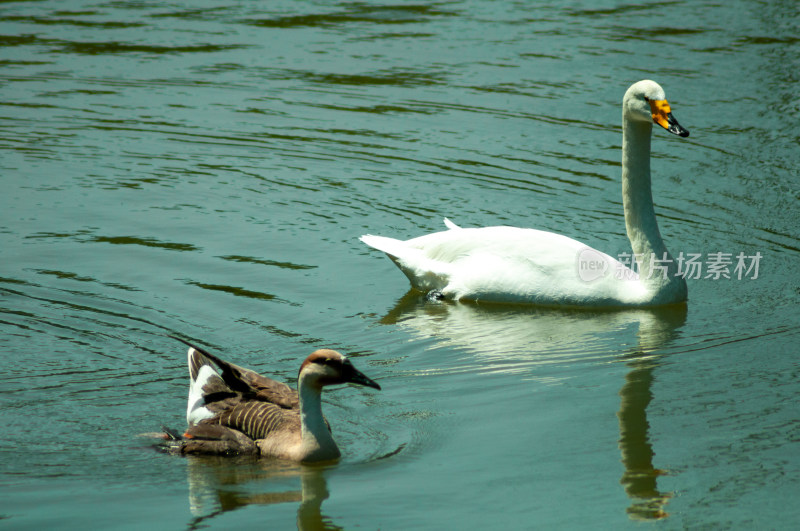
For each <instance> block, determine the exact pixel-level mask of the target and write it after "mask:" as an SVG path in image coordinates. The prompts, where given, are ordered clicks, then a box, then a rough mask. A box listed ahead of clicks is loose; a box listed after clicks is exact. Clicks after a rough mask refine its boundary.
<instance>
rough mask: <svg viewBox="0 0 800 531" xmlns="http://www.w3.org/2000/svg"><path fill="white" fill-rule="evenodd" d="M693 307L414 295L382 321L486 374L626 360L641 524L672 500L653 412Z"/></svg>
mask: <svg viewBox="0 0 800 531" xmlns="http://www.w3.org/2000/svg"><path fill="white" fill-rule="evenodd" d="M686 315H687V306H686V305H675V306H669V307H661V308H651V309H634V310H613V311H611V310H592V311H588V310H556V309H540V308H531V307H525V306H510V305H497V304H491V305H478V304H473V303H450V302H447V303H445V302H434V301H427V300H426V299H425V298H424V297H423V296H422V295H421V294H419V293H417V292H414V291H411V292H409V293H407V294H406V295H405V296H404V297H402V298H401V299H400V300H399V301H398V303H397V305H396V306H395V307H394V308H393V309H392V310H391V311H390V312H389V313H388V314H387V315H386V316H384V317H383V318H382V319H381V323H382V324H390V325H396V326H399V327H402V328H405V329H408V330H411V331H412V332H413V333H414V334H415V335H418V336H420V337H424V338H433V339H435V341H436V346H437V348H438V347H440V346H443V345H445V346H449V347H454V348H459V349H462V350H466V351H469V352H471V353H473V354H475V355H476V357H477V358H479V359H480V360H481V362H482V363H481V366H482V368H483V369H484V370H488V371H492V372H504V373H516V372H522V371H529V370H530V368H531V366H536V365H545V364H554V363H574V362H577V361H590V362H592V361H596V362H598V363H603V362H608V361H624V363H625V364H626V366H627V367H628V368H629V371H628V372H627V374H626V375H625V381H624V383H623V385H622V388H621V389H620V391H619V395H620V402H621V403H620V409H619V411H618V413H617V417H618V419H619V432H620V436H619V449H620V452H621V455H622V464H623V467H624V471H623V474H622V478H621V479H620V483H621V484H622V485H623V488H624V489H625V493H626V494H627V495H628V497H629V499H630V502H631V503H630V505H629V507H628V508H627V513H628V515H629V517H630V518H631V519H634V520H657V519H662V518H665V517H667V516H668V513H667V512H666V510H665V506H666V504H667V503H668V502H669V500H670V498H671V497H672V495H671V494H670V493H665V492H661V491H660V490H659V489H658V485H657V480H658V477H659V476H661V475H664V474H666V473H667V472H666V471H664V470H661V469H658V468H656V467H655V466H654V464H653V458H654V455H655V452H654V449H653V445H652V443H651V441H650V435H649V429H650V424H649V422H648V419H647V407H648V405H649V404H650V402H651V400H652V399H653V392H652V384H653V381H654V379H655V374H654V373H655V371H656V369H657V368H658V367H659V365H660V359H661V358H662V357H663V356H664V350H665V349H666V348H667V347H668V346H669V345H670V344H671V343H673V342H674V341H675V340H676V339H677V338H678V337H679V330H680V328H681V327H682V326H683V325H684V323H685V321H686ZM629 327H638V330H637V332H636V341H635V343H634V344H633V345H632V346H631V348H630V349H628V350H627V351H626V352H622V353H621V357H620V352H619V349H614V350H613V351H609V350H608V348H607V345H608V343H607V342H605V343H604V341H603V338H604V336H605V337H613V336H614V335H616V334H618V333H619V331H620V330H623V329H626V328H629Z"/></svg>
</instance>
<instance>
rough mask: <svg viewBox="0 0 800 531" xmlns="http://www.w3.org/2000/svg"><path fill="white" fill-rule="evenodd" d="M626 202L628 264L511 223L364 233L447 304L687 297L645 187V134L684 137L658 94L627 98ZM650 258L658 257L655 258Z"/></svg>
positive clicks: (646, 91) (656, 90)
mask: <svg viewBox="0 0 800 531" xmlns="http://www.w3.org/2000/svg"><path fill="white" fill-rule="evenodd" d="M622 107H623V111H622V122H623V134H622V198H623V205H624V209H625V225H626V228H627V233H628V238H629V239H630V242H631V247H632V251H633V253H632V255H634V256H636V262H637V264H638V273H637V272H635V271H634V270H633V269H631V265H632V263H628V264H624V263H621V262H620V261H618V260H616V259H614V258H612V257H611V256H609V255H607V254H605V253H603V252H601V251H597V250H594V249H591V248H590V247H588V246H586V245H585V244H583V243H581V242H579V241H577V240H574V239H572V238H569V237H567V236H563V235H561V234H556V233H552V232H546V231H541V230H535V229H521V228H515V227H505V226H500V227H485V228H460V227H458V226H456V225H455V224H453V223H452V222H450V221H449V220H447V219H445V224H446V225H447V227H448V229H449V230H446V231H443V232H437V233H433V234H428V235H426V236H420V237H418V238H414V239H411V240H407V241H402V240H396V239H393V238H386V237H382V236H372V235H366V236H362V237H361V241H363V242H364V243H366V244H367V245H369V246H371V247H374V248H375V249H378V250H380V251H383V252H384V253H386V254H387V255H388V256H389V257H390V258H391V259H392V260H393V261H394V263H395V264H396V265H397V266H398V267H399V268H400V270H401V271H403V273H405V275H406V276H407V277H408V279H409V280H410V281H411V285H412V286H413V287H414V288H416V289H418V290H421V291H426V292H427V291H437V292H440V293H441V294H442V295H443V296H444V297H446V298H449V299H456V300H458V299H468V300H478V301H492V302H514V303H528V304H538V305H544V306H573V307H616V306H656V305H662V304H671V303H676V302H682V301H685V300H686V296H687V289H686V282H685V280H684V279H683V278H682V276H680V275H679V273H678V264H677V263H676V262H675V260H674V259H673V258H672V256H671V255H670V254H669V252H668V251H667V248H666V246H665V245H664V242H663V240H662V239H661V234H660V233H659V230H658V224H657V222H656V217H655V211H654V209H653V199H652V195H651V191H650V135H651V131H652V124H653V123H654V122H655V123H657V124H658V125H661V126H662V127H664V128H665V129H667V130H668V131H670V132H671V133H674V134H677V135H679V136H688V135H689V133H688V131H686V130H685V129H683V128H682V127H681V126H680V125H679V124H678V122H677V121H676V120H675V119H674V118H673V116H672V113H671V112H670V108H669V104H668V103H667V101H666V99H665V96H664V91H663V89H662V88H661V87H660V86H659V85H658V84H657V83H655V82H653V81H640V82H638V83H636V84H634V85H632V86H631V87H630V88H629V89H628V91H627V92H626V93H625V97H624V98H623V104H622ZM654 258H655V260H654Z"/></svg>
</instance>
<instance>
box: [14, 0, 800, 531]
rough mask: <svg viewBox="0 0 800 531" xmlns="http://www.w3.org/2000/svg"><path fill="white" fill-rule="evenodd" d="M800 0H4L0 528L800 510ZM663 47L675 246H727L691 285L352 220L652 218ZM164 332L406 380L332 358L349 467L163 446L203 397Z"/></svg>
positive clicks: (471, 524) (721, 517)
mask: <svg viewBox="0 0 800 531" xmlns="http://www.w3.org/2000/svg"><path fill="white" fill-rule="evenodd" d="M798 17H799V14H798V8H797V5H796V2H794V1H772V2H757V1H754V0H750V1H746V0H741V1H734V2H703V1H700V2H694V1H692V2H689V1H668V2H646V3H640V4H628V3H617V2H597V1H592V2H563V3H555V4H553V5H548V6H541V5H536V3H533V2H516V3H512V2H490V1H460V2H446V1H443V2H397V3H392V4H389V3H378V2H353V3H340V4H334V3H328V2H311V1H306V2H299V1H293V2H262V3H258V2H223V1H220V2H199V1H198V2H191V3H179V2H171V3H168V2H156V1H153V2H147V1H142V2H139V1H119V2H108V1H98V2H91V1H87V2H69V1H54V0H52V1H40V2H4V3H2V4H0V46H1V48H0V94H1V95H2V97H0V104H1V105H0V127H2V135H0V168H1V169H0V175H2V177H1V179H2V181H0V182H2V194H0V212H2V214H0V352H2V359H3V370H2V372H1V373H0V411H2V419H3V422H4V424H5V426H4V429H3V434H4V435H3V437H2V438H0V463H1V468H0V492H2V500H3V501H2V502H0V527H4V528H9V529H12V528H13V529H18V528H46V527H56V526H57V527H60V528H86V527H93V528H98V527H100V528H117V527H120V528H141V527H143V526H148V527H152V528H168V529H175V528H186V527H188V528H195V527H212V528H229V527H232V526H252V525H257V526H262V527H263V526H265V525H266V526H271V527H273V528H280V529H286V528H293V527H294V526H295V525H297V527H299V528H302V529H324V528H328V529H338V528H343V529H354V528H360V529H378V528H380V529H409V528H426V529H489V528H496V529H500V528H508V529H527V528H561V529H564V528H620V527H639V526H640V525H641V522H642V521H650V522H652V525H657V526H659V527H664V528H667V529H675V528H683V527H687V528H714V529H720V528H722V529H725V528H730V529H754V528H772V529H780V528H793V527H794V526H795V525H796V522H797V521H798V519H800V510H799V509H798V508H797V503H796V499H797V497H798V495H800V485H799V484H798V480H797V478H798V476H800V449H799V447H798V443H799V442H800V423H799V422H798V408H797V404H798V399H799V398H800V382H799V381H798V377H799V376H800V361H799V360H800V357H798V348H797V344H798V339H800V337H798V336H799V335H800V334H798V332H799V331H800V327H799V325H800V312H798V298H799V297H800V275H798V272H797V266H798V256H799V255H800V241H798V240H799V238H798V230H797V227H798V223H799V222H800V213H799V211H798V184H799V183H800V175H798V173H799V172H798V168H800V149H798V140H800V129H799V126H798V123H800V105H798V101H800V100H798V99H797V90H798V86H799V85H798V83H799V82H800V79H799V77H800V39H798V19H799V18H798ZM643 78H652V79H655V80H656V81H658V82H659V83H661V84H662V86H664V88H665V90H666V92H667V97H668V98H669V101H670V103H671V104H672V109H673V112H674V113H675V115H676V117H677V118H678V119H679V120H680V121H681V124H682V125H684V126H685V127H686V128H688V129H689V130H690V131H691V137H690V138H688V139H680V138H677V137H673V136H671V135H668V134H666V133H665V132H663V131H655V132H654V139H653V150H654V152H653V163H652V164H653V176H654V190H653V194H654V198H655V203H656V209H657V212H658V214H659V219H660V224H661V232H662V234H663V235H664V237H665V240H666V242H667V245H668V246H669V248H670V249H671V250H672V251H673V254H677V253H678V252H684V253H695V254H700V255H701V257H702V259H703V264H704V265H705V266H706V267H709V266H708V263H709V261H711V255H712V254H715V253H724V254H723V255H721V256H720V255H716V256H717V257H718V258H722V259H723V262H724V260H725V259H729V260H730V261H731V262H730V263H729V264H728V265H724V264H723V265H724V267H722V270H723V271H724V272H725V273H726V274H727V275H728V276H729V277H730V278H725V276H724V275H722V274H721V275H719V278H715V276H717V275H715V274H713V273H712V271H711V270H709V269H704V270H703V271H702V274H700V275H698V276H699V277H700V278H694V279H690V280H689V297H690V301H689V304H688V305H687V306H686V308H682V309H681V308H679V309H671V310H659V311H633V312H597V313H588V312H557V311H543V310H536V309H530V308H523V307H503V306H497V307H494V306H489V307H487V306H476V305H468V304H442V303H435V302H426V301H425V300H423V299H421V298H420V297H419V296H418V295H415V294H413V293H412V294H406V291H407V289H408V285H407V281H406V280H405V278H404V277H403V276H402V275H401V274H400V273H399V272H398V271H397V270H396V269H395V268H394V266H393V265H392V264H391V263H390V262H389V260H388V259H386V258H385V257H383V256H381V255H379V253H376V252H373V251H370V250H368V249H367V248H366V247H364V246H363V245H362V244H360V243H359V242H358V241H357V237H358V236H360V235H361V234H364V233H367V232H372V233H376V234H384V235H389V236H398V237H412V236H417V235H420V234H423V233H427V232H431V231H434V230H440V229H441V228H443V226H442V222H441V219H442V218H443V217H444V216H447V217H450V218H451V219H453V220H454V221H455V222H457V223H459V224H463V225H465V226H482V225H493V224H512V225H518V226H524V227H536V228H542V229H547V230H552V231H557V232H560V233H563V234H567V235H570V236H573V237H577V238H579V239H581V240H583V241H585V242H586V243H588V244H590V245H592V246H594V247H597V248H600V249H602V250H604V251H606V252H609V253H610V254H617V253H619V252H623V251H627V250H629V248H628V243H627V240H626V238H625V230H624V223H623V219H622V207H621V198H620V189H619V173H620V162H619V161H620V153H619V149H620V143H621V129H620V102H621V98H622V95H623V93H624V91H625V89H626V88H627V87H628V86H629V85H630V84H631V83H633V82H634V81H637V80H639V79H643ZM739 253H742V255H743V256H745V257H755V256H760V259H759V260H758V262H757V263H758V271H757V274H756V272H755V270H750V271H749V272H748V271H739V273H744V274H742V275H737V272H736V270H735V265H736V256H737V255H738V254H739ZM750 262H752V260H751V261H750ZM738 276H741V277H742V278H737V277H738ZM168 333H180V334H184V335H186V336H188V337H194V338H197V339H198V340H200V341H203V342H204V344H205V345H207V346H208V347H209V348H211V349H214V350H215V351H216V352H217V353H218V354H219V355H221V356H223V357H226V358H228V359H230V360H232V361H234V362H235V363H238V364H241V365H244V366H248V367H252V368H255V369H257V370H259V371H261V372H264V373H266V374H270V375H274V376H275V377H277V378H279V379H283V380H287V381H293V379H294V377H295V375H296V371H297V369H298V366H299V362H300V360H301V359H302V358H303V357H305V356H306V355H307V354H308V353H309V352H310V351H312V350H314V349H316V348H319V347H323V346H326V347H332V348H336V349H339V350H341V351H343V352H346V353H349V354H350V355H351V356H353V358H354V359H355V362H356V365H357V366H359V367H360V368H361V369H363V370H364V372H366V373H367V374H368V375H370V376H372V377H374V378H376V379H377V380H378V381H379V382H380V383H381V385H382V386H383V388H384V390H383V391H382V392H381V393H376V392H373V391H372V390H363V389H360V388H339V389H334V390H331V391H330V392H328V393H327V395H326V404H325V411H326V414H327V416H328V418H329V420H330V422H331V424H332V426H333V428H334V432H335V434H336V436H337V439H338V441H339V443H340V446H341V448H342V451H343V454H344V457H343V459H342V460H341V462H340V463H338V464H337V465H335V466H328V467H306V466H298V465H293V464H287V463H276V462H270V461H249V460H210V459H207V460H202V459H181V458H176V457H171V456H165V455H162V454H158V453H156V452H153V451H151V450H150V449H149V448H148V447H147V444H146V442H144V441H142V440H140V439H137V438H136V437H135V434H137V433H141V432H146V431H152V430H155V429H158V427H159V425H160V424H161V423H166V424H168V425H171V426H174V427H176V428H181V427H182V426H183V425H184V422H185V421H184V411H185V396H186V392H187V380H188V378H187V374H186V369H185V359H184V348H183V346H182V345H180V344H177V343H176V342H175V341H174V340H172V339H170V338H168V337H167V334H168Z"/></svg>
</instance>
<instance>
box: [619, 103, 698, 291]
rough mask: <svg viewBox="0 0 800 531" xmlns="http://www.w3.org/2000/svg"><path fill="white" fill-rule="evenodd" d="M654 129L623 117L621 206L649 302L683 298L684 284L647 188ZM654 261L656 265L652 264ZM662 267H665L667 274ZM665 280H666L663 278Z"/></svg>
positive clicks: (643, 123)
mask: <svg viewBox="0 0 800 531" xmlns="http://www.w3.org/2000/svg"><path fill="white" fill-rule="evenodd" d="M652 129H653V126H652V125H651V124H649V123H647V122H634V121H632V120H628V119H626V118H624V117H623V131H622V204H623V206H624V208H625V227H626V229H627V233H628V239H629V240H630V242H631V247H632V249H633V254H634V255H635V256H636V261H637V263H638V266H639V278H640V279H641V281H642V283H644V285H645V287H646V288H647V291H648V293H649V295H650V297H651V298H652V299H653V301H652V302H658V303H669V302H678V301H682V300H685V299H686V282H685V281H684V280H683V278H681V277H677V276H676V275H677V273H678V264H677V263H676V262H675V260H674V258H673V257H672V255H671V254H670V253H669V251H668V250H667V247H666V245H664V240H663V239H662V238H661V233H660V232H659V230H658V223H657V222H656V214H655V209H654V208H653V195H652V191H651V187H650V134H651V132H652ZM654 258H655V259H656V260H658V262H654ZM662 267H666V274H665V272H664V269H662ZM665 277H666V278H665Z"/></svg>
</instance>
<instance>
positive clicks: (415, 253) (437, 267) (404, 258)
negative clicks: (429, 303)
mask: <svg viewBox="0 0 800 531" xmlns="http://www.w3.org/2000/svg"><path fill="white" fill-rule="evenodd" d="M359 240H361V241H362V242H364V243H366V244H367V245H369V246H370V247H372V248H373V249H377V250H379V251H381V252H383V253H386V255H387V256H388V257H389V258H391V259H392V262H394V263H395V265H396V266H397V267H398V268H400V271H402V272H403V274H404V275H405V276H406V277H408V280H409V281H410V282H411V285H412V286H413V287H414V288H416V289H418V290H420V291H424V292H428V291H430V290H432V289H439V290H440V289H442V288H444V287H445V286H446V285H447V283H448V278H449V276H450V275H449V274H448V271H447V269H446V266H445V265H444V264H441V263H439V262H437V261H435V260H432V259H431V258H428V257H427V256H426V255H425V252H424V251H423V250H422V249H418V248H416V247H411V246H410V245H408V243H406V242H404V241H402V240H396V239H394V238H387V237H386V236H374V235H372V234H365V235H364V236H362V237H361V238H359Z"/></svg>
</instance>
